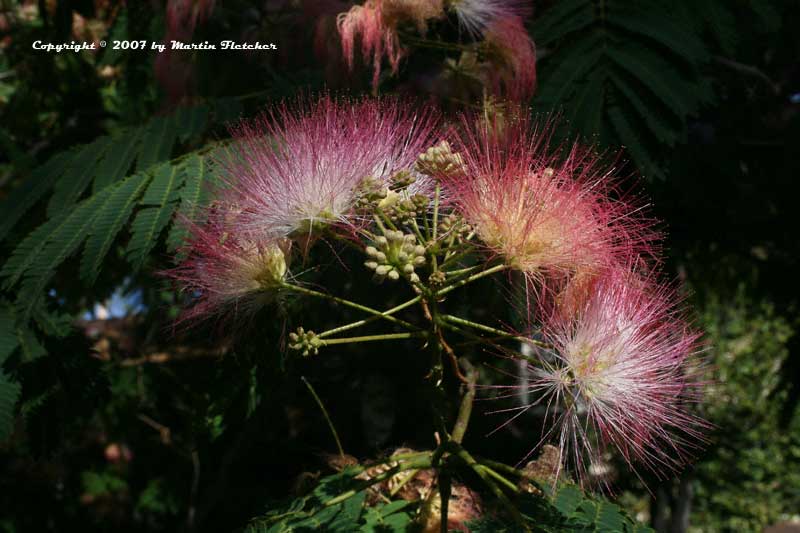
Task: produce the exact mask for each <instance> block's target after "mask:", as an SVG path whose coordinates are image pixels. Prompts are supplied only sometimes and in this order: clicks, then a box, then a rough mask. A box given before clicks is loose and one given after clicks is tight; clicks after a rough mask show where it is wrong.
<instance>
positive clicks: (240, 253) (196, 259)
mask: <svg viewBox="0 0 800 533" xmlns="http://www.w3.org/2000/svg"><path fill="white" fill-rule="evenodd" d="M437 120H438V119H437V115H436V113H435V112H434V111H433V110H432V109H430V108H428V107H426V106H421V107H419V106H411V105H409V104H408V103H407V102H403V101H400V100H396V99H391V98H384V99H380V100H378V99H370V100H352V101H350V100H342V101H336V100H334V99H333V98H331V97H329V96H324V97H322V98H320V99H318V100H315V101H311V100H303V99H300V100H297V101H296V102H294V103H292V104H283V105H280V106H277V107H275V108H273V109H272V110H270V111H269V112H266V113H264V114H262V115H260V116H258V117H257V118H256V119H254V120H251V121H242V122H241V123H239V124H238V125H236V126H234V127H232V129H231V133H232V135H233V142H232V143H231V144H230V145H229V146H228V147H227V148H226V149H224V150H221V151H219V152H218V154H217V155H216V156H215V159H216V161H215V163H216V166H217V169H218V174H219V178H220V180H221V181H222V183H223V186H222V187H220V188H219V190H218V191H217V199H216V201H215V203H214V204H213V206H212V208H211V209H210V210H209V212H208V213H207V214H206V218H207V221H206V223H205V224H195V223H192V222H191V221H189V222H187V224H188V226H189V230H190V234H191V236H192V238H191V239H190V242H189V243H188V244H187V246H186V247H185V250H184V253H185V254H188V258H187V259H186V260H184V261H183V262H182V263H181V265H180V266H179V267H177V268H176V269H174V270H172V271H170V272H168V275H170V276H171V277H173V278H174V279H176V280H178V281H180V282H182V283H183V284H184V287H185V288H186V289H187V290H188V291H189V292H191V293H195V294H196V295H197V296H198V298H199V301H198V303H197V304H196V305H195V306H193V307H192V308H191V309H190V310H189V311H188V312H187V313H186V314H185V318H186V319H191V320H194V319H202V318H205V317H208V316H221V317H224V316H225V315H227V316H228V317H230V316H232V315H236V314H238V315H240V316H250V315H252V314H253V313H254V312H255V311H257V310H258V309H259V308H260V307H262V306H263V305H264V304H266V303H269V302H270V301H272V300H273V299H274V293H275V292H277V290H278V289H279V288H281V286H282V285H283V281H284V279H285V277H286V276H287V275H288V270H287V269H288V265H289V264H290V262H291V254H292V251H293V250H298V249H299V250H300V252H304V251H306V249H307V248H308V246H310V244H311V243H312V242H313V240H314V239H315V238H316V237H318V236H320V235H321V234H322V233H323V232H324V231H325V229H326V228H327V227H329V226H335V227H336V228H337V229H339V230H341V232H342V233H347V234H350V233H352V232H353V231H354V230H355V228H357V227H359V226H361V225H362V218H363V217H362V216H361V215H359V213H358V210H357V209H356V207H357V205H356V204H357V201H358V200H359V198H360V197H361V195H362V194H363V193H364V189H365V187H366V186H367V185H366V184H369V186H370V187H371V188H375V187H377V188H378V189H387V186H388V184H389V183H390V181H391V179H392V177H393V176H395V175H396V174H397V173H398V172H400V171H401V170H402V169H407V168H411V167H412V166H413V164H414V162H415V161H416V159H417V156H418V154H419V152H421V151H422V150H423V149H424V148H425V147H427V146H429V145H430V144H431V142H432V140H431V139H432V135H433V133H434V128H435V125H436V122H437ZM425 188H426V186H425V184H424V177H421V179H420V180H419V181H418V182H416V183H414V184H413V187H409V191H416V190H425ZM385 196H386V195H384V198H385Z"/></svg>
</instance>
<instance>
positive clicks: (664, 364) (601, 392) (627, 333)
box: [527, 267, 708, 476]
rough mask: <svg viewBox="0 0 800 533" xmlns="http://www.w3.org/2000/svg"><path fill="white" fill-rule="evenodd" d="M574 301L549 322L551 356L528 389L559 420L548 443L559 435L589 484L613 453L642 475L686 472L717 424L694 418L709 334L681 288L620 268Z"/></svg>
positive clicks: (546, 354)
mask: <svg viewBox="0 0 800 533" xmlns="http://www.w3.org/2000/svg"><path fill="white" fill-rule="evenodd" d="M572 298H578V301H574V300H573V301H570V302H569V303H568V304H567V305H563V304H562V305H556V306H553V308H552V309H551V311H550V313H549V315H547V316H546V317H545V318H544V320H543V327H542V334H543V338H544V339H545V340H546V341H547V342H548V343H549V344H550V345H551V348H550V349H549V350H540V352H539V357H540V361H541V364H539V365H536V366H535V367H531V368H530V375H531V376H532V379H531V381H530V383H529V384H528V385H527V391H528V392H531V393H534V394H535V395H537V396H538V398H537V400H536V401H535V402H536V403H542V404H544V405H547V406H548V411H549V412H548V415H549V416H550V417H551V421H550V423H551V425H550V426H549V427H548V429H547V430H546V432H547V435H546V436H549V435H550V434H555V436H556V439H557V442H558V443H559V445H560V446H559V448H560V450H561V453H562V455H564V456H565V457H564V460H565V462H566V460H567V459H569V461H570V462H571V463H573V464H574V465H576V467H577V469H578V475H579V476H582V475H583V474H584V473H585V461H586V460H588V461H590V462H599V461H600V460H601V458H602V455H603V454H604V453H605V452H606V450H607V449H608V448H609V447H613V448H615V449H616V450H618V452H619V453H620V455H621V456H622V457H623V458H624V460H625V461H626V462H627V463H628V464H629V465H631V466H634V467H635V466H636V465H637V464H640V465H644V466H645V467H647V468H648V469H650V470H651V471H654V472H656V473H658V472H662V471H675V470H677V469H679V467H680V466H682V464H683V463H684V462H685V461H687V460H688V459H689V458H690V457H689V455H688V453H687V452H688V451H689V450H691V449H692V448H696V447H697V444H699V443H702V442H703V435H702V430H703V429H707V428H708V426H707V424H706V423H704V422H703V421H702V420H701V419H699V418H698V417H696V416H694V415H692V414H691V413H690V412H688V410H687V405H688V404H692V403H695V402H697V401H698V400H699V398H700V392H701V385H702V382H701V381H699V380H698V377H697V367H696V366H693V365H694V363H693V362H692V361H691V357H692V356H693V355H695V354H696V352H697V350H698V347H699V344H698V341H699V337H700V335H699V333H698V332H696V331H693V330H692V329H691V327H690V326H689V325H688V323H687V321H686V319H685V317H684V316H683V315H684V313H683V311H682V310H681V307H680V301H681V299H680V297H679V296H678V295H677V294H676V292H675V289H674V288H672V287H670V286H664V285H660V284H658V283H657V282H656V280H655V279H654V278H652V277H651V276H650V275H642V274H641V273H638V272H635V271H633V270H632V269H628V268H624V267H615V268H611V269H609V270H607V271H605V272H603V273H602V274H601V275H600V276H598V277H597V279H595V280H594V281H593V282H592V284H591V286H590V287H589V288H588V290H584V291H580V292H578V293H577V294H573V295H572ZM567 456H569V457H567Z"/></svg>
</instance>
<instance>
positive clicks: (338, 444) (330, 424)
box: [300, 376, 344, 459]
mask: <svg viewBox="0 0 800 533" xmlns="http://www.w3.org/2000/svg"><path fill="white" fill-rule="evenodd" d="M300 379H301V380H303V383H305V384H306V387H308V392H310V393H311V396H313V397H314V400H316V402H317V405H319V408H320V410H321V411H322V416H324V417H325V421H326V422H328V427H329V428H330V429H331V433H333V440H335V441H336V447H337V448H338V449H339V457H341V458H342V459H344V448H342V442H341V441H340V440H339V434H338V433H336V427H334V425H333V422H332V421H331V417H330V416H328V410H327V409H325V404H323V403H322V400H320V398H319V396H317V393H316V391H314V387H312V386H311V383H309V382H308V380H307V379H306V378H305V376H300Z"/></svg>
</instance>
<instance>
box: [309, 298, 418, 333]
mask: <svg viewBox="0 0 800 533" xmlns="http://www.w3.org/2000/svg"><path fill="white" fill-rule="evenodd" d="M421 298H422V296H415V297H414V298H412V299H410V300H408V301H407V302H403V303H401V304H400V305H398V306H395V307H392V308H391V309H387V310H386V311H383V312H381V313H380V314H378V315H375V316H372V317H370V318H365V319H362V320H356V321H355V322H351V323H349V324H345V325H343V326H339V327H336V328H333V329H329V330H327V331H323V332H322V333H320V334H319V335H317V337H319V338H324V337H328V336H329V335H334V334H336V333H341V332H342V331H347V330H349V329H353V328H357V327H360V326H363V325H366V324H369V323H370V322H375V321H376V320H381V319H385V318H386V317H388V316H390V315H393V314H394V313H396V312H398V311H402V310H403V309H405V308H407V307H411V306H412V305H414V304H415V303H417V302H418V301H420V299H421ZM414 329H419V328H417V327H416V326H415V327H414Z"/></svg>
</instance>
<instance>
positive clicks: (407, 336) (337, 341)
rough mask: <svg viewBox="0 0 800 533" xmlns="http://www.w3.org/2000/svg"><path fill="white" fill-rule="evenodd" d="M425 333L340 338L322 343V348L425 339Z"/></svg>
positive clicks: (410, 332) (409, 332)
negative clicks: (414, 338) (336, 345)
mask: <svg viewBox="0 0 800 533" xmlns="http://www.w3.org/2000/svg"><path fill="white" fill-rule="evenodd" d="M427 336H428V333H427V332H426V331H408V332H406V333H382V334H380V335H364V336H363V337H340V338H338V339H327V340H324V341H322V345H323V346H331V345H334V344H351V343H356V342H373V341H392V340H397V339H411V338H413V337H427Z"/></svg>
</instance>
